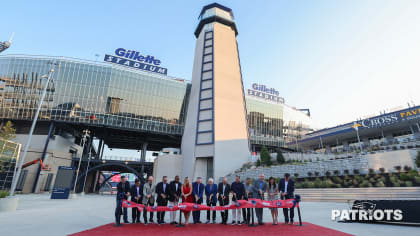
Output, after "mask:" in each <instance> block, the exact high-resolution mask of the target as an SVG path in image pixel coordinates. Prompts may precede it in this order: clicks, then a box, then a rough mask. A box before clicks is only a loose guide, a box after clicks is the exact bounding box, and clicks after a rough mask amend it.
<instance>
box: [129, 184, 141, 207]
mask: <svg viewBox="0 0 420 236" xmlns="http://www.w3.org/2000/svg"><path fill="white" fill-rule="evenodd" d="M130 194H131V201H132V202H137V203H141V202H142V199H143V184H140V186H139V196H138V197H139V199H138V201H136V197H137V186H136V185H135V184H134V185H133V186H131V190H130Z"/></svg>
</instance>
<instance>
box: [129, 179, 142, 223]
mask: <svg viewBox="0 0 420 236" xmlns="http://www.w3.org/2000/svg"><path fill="white" fill-rule="evenodd" d="M130 192H131V201H132V202H134V203H140V204H141V203H142V199H143V184H142V183H141V182H140V180H139V179H136V180H135V181H134V185H133V187H131V190H130ZM131 216H132V218H133V224H134V223H140V211H139V209H137V207H133V208H132V209H131Z"/></svg>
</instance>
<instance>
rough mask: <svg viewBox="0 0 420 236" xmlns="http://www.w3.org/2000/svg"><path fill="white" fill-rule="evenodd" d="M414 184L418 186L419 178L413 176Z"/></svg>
mask: <svg viewBox="0 0 420 236" xmlns="http://www.w3.org/2000/svg"><path fill="white" fill-rule="evenodd" d="M414 183H416V184H420V176H415V177H414Z"/></svg>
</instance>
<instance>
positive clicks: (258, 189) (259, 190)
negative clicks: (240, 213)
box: [252, 174, 268, 225]
mask: <svg viewBox="0 0 420 236" xmlns="http://www.w3.org/2000/svg"><path fill="white" fill-rule="evenodd" d="M267 188H268V186H267V183H266V182H265V181H264V174H260V175H259V176H258V179H257V180H255V182H254V186H253V188H252V189H253V193H252V196H253V197H254V198H258V199H261V200H264V193H265V192H267ZM255 214H256V215H257V219H258V224H259V225H264V222H263V208H255Z"/></svg>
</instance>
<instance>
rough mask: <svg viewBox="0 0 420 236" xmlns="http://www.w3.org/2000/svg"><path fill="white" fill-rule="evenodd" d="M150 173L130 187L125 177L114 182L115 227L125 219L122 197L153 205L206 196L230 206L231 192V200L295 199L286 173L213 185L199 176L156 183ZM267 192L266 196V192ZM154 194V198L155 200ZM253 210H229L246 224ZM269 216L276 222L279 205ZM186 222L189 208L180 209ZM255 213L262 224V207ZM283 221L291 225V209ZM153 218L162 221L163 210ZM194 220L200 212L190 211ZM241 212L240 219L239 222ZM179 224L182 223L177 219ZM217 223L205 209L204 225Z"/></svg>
mask: <svg viewBox="0 0 420 236" xmlns="http://www.w3.org/2000/svg"><path fill="white" fill-rule="evenodd" d="M153 180H154V179H153V176H149V177H148V179H147V182H146V183H141V182H140V180H139V179H136V180H135V183H134V185H133V186H130V184H129V182H128V181H127V180H126V178H125V176H121V181H120V183H118V185H117V207H116V209H115V221H116V222H115V226H121V223H120V220H121V215H123V219H124V223H129V222H128V215H127V208H124V207H123V206H122V202H123V200H124V199H125V200H128V198H129V197H130V200H131V201H132V202H135V203H141V204H143V205H145V206H146V207H147V206H154V205H155V201H156V203H157V206H176V205H177V204H178V203H180V201H182V202H187V203H196V204H203V200H204V196H205V197H206V198H205V200H206V204H207V206H216V204H217V202H219V205H220V206H225V205H229V203H230V197H229V196H230V194H232V199H231V200H232V203H236V201H237V200H248V199H250V198H257V199H262V200H269V201H270V200H278V199H279V198H280V199H282V200H285V199H292V198H294V189H295V188H294V181H293V180H292V179H291V178H290V175H289V174H285V175H284V178H283V179H281V180H280V182H279V183H276V181H275V179H274V178H273V177H270V178H269V181H268V183H267V182H266V181H265V179H264V174H260V175H259V176H258V179H256V180H255V181H254V183H253V184H252V181H251V179H250V178H247V179H246V180H245V183H242V182H241V179H240V176H236V179H235V181H234V182H233V183H231V184H229V183H228V180H227V178H223V181H222V182H221V183H219V184H218V185H216V184H215V183H214V180H213V179H212V178H210V179H209V180H208V182H207V184H206V185H204V184H203V183H202V178H201V177H198V178H197V179H196V181H195V182H193V183H191V182H190V179H189V178H188V177H185V179H184V183H181V182H180V178H179V176H175V179H174V180H173V181H171V182H170V183H168V178H167V176H164V177H163V178H162V182H159V183H158V184H154V183H153ZM266 194H267V199H265V195H266ZM155 197H156V199H155ZM252 210H253V209H250V208H242V209H233V210H232V225H236V224H237V225H241V224H249V223H250V220H251V213H252ZM270 211H271V216H272V218H273V224H274V225H277V224H278V208H271V209H270ZM140 213H141V212H140V211H139V210H138V209H137V208H135V207H134V208H132V223H140ZM147 213H148V212H147V211H146V210H144V211H143V220H144V224H146V225H147V224H148V223H154V221H153V215H154V214H153V212H149V218H148V217H147ZM169 214H170V224H178V222H177V221H176V219H175V218H176V212H175V211H170V212H169ZM183 214H184V219H185V225H188V222H189V218H190V215H191V211H183ZM220 214H221V218H222V222H221V223H222V224H227V222H228V214H229V212H228V210H224V211H221V212H220ZM255 214H256V217H257V220H258V224H259V225H264V223H263V208H256V209H255ZM283 214H284V220H285V224H289V223H290V224H293V218H294V208H290V209H288V208H283ZM156 215H157V217H156V221H157V223H158V224H165V223H166V222H165V221H164V218H165V212H157V214H156ZM192 215H193V222H194V224H199V223H202V222H201V220H200V219H201V212H200V211H193V212H192ZM241 215H242V219H243V220H242V221H241ZM180 223H181V222H180ZM209 223H213V224H215V223H216V211H210V210H208V211H207V221H206V224H209Z"/></svg>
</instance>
